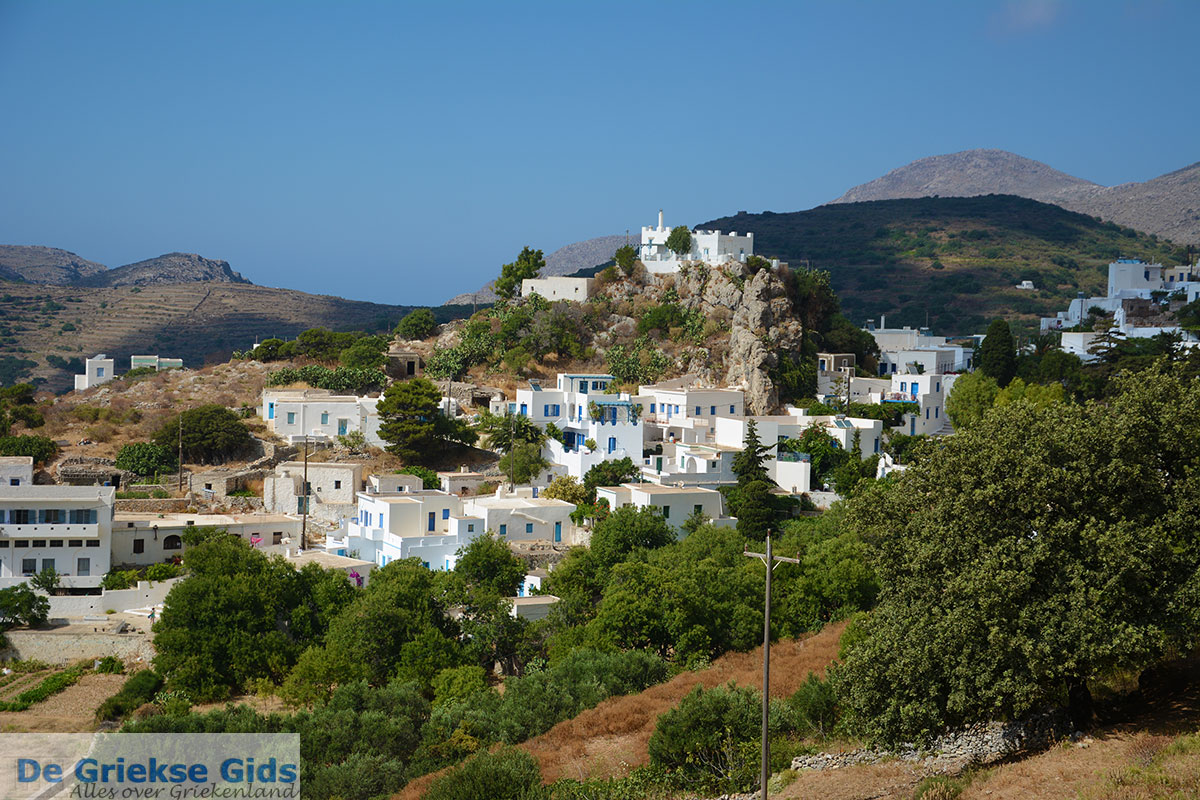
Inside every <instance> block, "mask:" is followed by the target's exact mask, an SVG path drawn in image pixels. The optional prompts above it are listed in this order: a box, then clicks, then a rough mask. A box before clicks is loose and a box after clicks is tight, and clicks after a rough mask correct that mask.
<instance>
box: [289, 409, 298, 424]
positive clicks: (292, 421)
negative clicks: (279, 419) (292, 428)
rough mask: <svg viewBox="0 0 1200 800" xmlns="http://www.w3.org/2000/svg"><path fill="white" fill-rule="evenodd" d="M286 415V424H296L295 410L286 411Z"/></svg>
mask: <svg viewBox="0 0 1200 800" xmlns="http://www.w3.org/2000/svg"><path fill="white" fill-rule="evenodd" d="M287 415H288V417H287V419H288V421H287V424H288V425H295V424H296V412H295V411H289V412H287Z"/></svg>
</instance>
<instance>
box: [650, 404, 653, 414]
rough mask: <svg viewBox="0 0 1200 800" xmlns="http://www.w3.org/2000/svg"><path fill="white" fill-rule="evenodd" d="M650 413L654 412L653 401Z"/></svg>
mask: <svg viewBox="0 0 1200 800" xmlns="http://www.w3.org/2000/svg"><path fill="white" fill-rule="evenodd" d="M650 413H651V414H653V413H654V403H651V404H650Z"/></svg>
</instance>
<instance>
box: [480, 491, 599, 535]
mask: <svg viewBox="0 0 1200 800" xmlns="http://www.w3.org/2000/svg"><path fill="white" fill-rule="evenodd" d="M574 511H575V504H574V503H568V502H567V501H565V500H557V499H552V498H547V497H536V496H532V495H530V494H527V493H523V492H517V493H502V492H501V491H497V492H496V494H494V495H483V496H479V497H468V498H466V499H464V500H463V512H464V514H465V515H466V516H468V517H474V518H478V519H481V520H483V524H484V529H485V530H488V531H491V532H492V533H494V534H496V536H498V537H500V538H501V539H503V540H504V541H506V542H534V541H537V542H550V543H554V544H567V545H571V544H583V542H582V541H580V538H579V535H578V531H577V530H576V527H575V523H574V522H572V521H571V514H572V512H574Z"/></svg>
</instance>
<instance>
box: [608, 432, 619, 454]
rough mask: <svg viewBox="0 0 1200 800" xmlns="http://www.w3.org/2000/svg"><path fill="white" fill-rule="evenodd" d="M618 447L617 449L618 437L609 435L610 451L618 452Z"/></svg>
mask: <svg viewBox="0 0 1200 800" xmlns="http://www.w3.org/2000/svg"><path fill="white" fill-rule="evenodd" d="M616 449H617V437H615V436H610V437H608V452H610V453H613V452H616Z"/></svg>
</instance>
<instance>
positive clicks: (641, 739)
mask: <svg viewBox="0 0 1200 800" xmlns="http://www.w3.org/2000/svg"><path fill="white" fill-rule="evenodd" d="M843 628H845V624H844V623H838V624H835V625H827V626H825V628H824V630H822V631H821V632H820V633H817V634H814V635H812V636H809V637H807V638H805V639H787V640H784V641H781V642H777V643H775V644H774V645H772V647H771V695H772V696H773V697H786V696H787V695H790V694H792V693H793V692H795V691H796V689H798V688H799V687H800V684H801V683H802V682H803V681H804V680H805V679H806V678H807V677H808V674H809V673H810V672H815V673H817V674H818V675H821V676H824V674H825V668H826V667H828V666H829V665H830V664H831V663H833V660H834V659H835V658H836V657H837V650H838V639H839V638H840V637H841V635H842V630H843ZM729 681H733V682H735V683H737V684H740V685H743V686H753V687H761V686H762V648H761V647H760V648H756V649H755V650H752V651H750V652H748V653H727V654H726V655H724V656H721V657H720V658H718V659H717V660H716V661H714V662H713V664H712V666H710V667H708V668H707V669H702V670H697V671H694V672H684V673H682V674H680V675H676V676H675V677H674V678H672V679H671V680H669V681H667V682H666V683H661V684H659V685H658V686H652V687H650V688H649V689H647V690H646V691H644V692H641V693H640V694H633V695H626V696H623V697H612V698H609V699H608V700H605V701H604V702H603V703H601V704H600V705H598V706H596V707H595V708H592V709H589V710H587V711H584V712H583V713H582V714H580V715H579V716H577V717H575V718H573V719H569V720H565V721H563V722H560V723H559V724H557V725H555V726H554V727H553V728H551V729H550V730H549V731H547V732H546V733H544V734H542V735H541V736H538V737H535V738H533V739H530V740H529V741H527V742H525V743H524V744H521V745H520V747H521V748H523V749H525V750H528V751H529V752H530V753H532V754H533V756H534V757H535V758H536V759H537V760H538V765H539V767H541V770H542V778H543V779H544V780H546V781H547V782H549V781H554V780H557V779H559V778H573V779H576V780H579V779H581V778H589V777H591V778H606V777H613V776H617V775H623V774H625V773H626V772H627V771H628V770H629V768H630V767H635V766H639V765H642V764H647V763H649V760H650V755H649V751H648V746H649V743H650V736H651V735H652V734H653V733H654V726H655V724H656V723H657V722H658V717H659V715H660V714H662V713H663V712H664V711H667V710H669V709H671V708H674V707H675V706H677V705H678V704H679V701H680V700H682V699H683V698H684V696H685V695H687V693H688V692H690V691H692V689H694V688H695V687H696V686H704V687H706V688H712V687H714V686H720V685H722V684H725V683H728V682H729ZM439 774H441V773H433V774H432V775H426V776H424V777H423V778H418V779H417V780H415V781H413V782H412V783H410V784H409V785H408V786H406V787H404V789H403V790H402V791H401V792H400V793H399V794H398V795H396V800H419V798H420V797H421V795H422V794H423V793H424V792H425V790H426V789H427V788H428V787H429V784H430V783H431V782H432V781H433V779H434V778H435V777H437V775H439Z"/></svg>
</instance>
